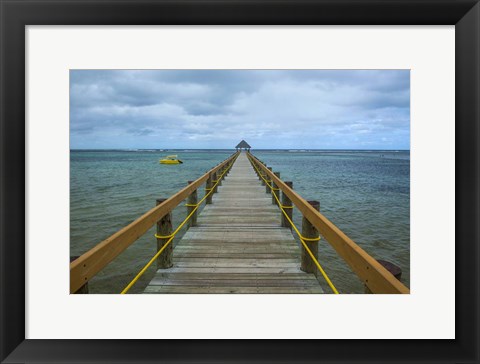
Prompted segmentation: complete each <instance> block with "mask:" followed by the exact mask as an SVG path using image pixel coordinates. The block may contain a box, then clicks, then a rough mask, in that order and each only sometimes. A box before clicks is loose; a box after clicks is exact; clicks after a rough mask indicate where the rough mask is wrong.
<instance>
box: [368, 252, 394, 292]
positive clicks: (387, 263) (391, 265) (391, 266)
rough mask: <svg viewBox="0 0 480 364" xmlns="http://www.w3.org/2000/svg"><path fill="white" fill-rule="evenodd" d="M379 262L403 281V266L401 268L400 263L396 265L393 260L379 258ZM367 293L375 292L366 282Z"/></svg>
mask: <svg viewBox="0 0 480 364" xmlns="http://www.w3.org/2000/svg"><path fill="white" fill-rule="evenodd" d="M377 262H379V263H380V264H381V265H382V266H383V267H384V268H385V269H386V270H388V271H389V272H390V273H392V274H393V276H394V277H395V278H397V279H398V280H399V281H400V282H401V281H402V279H401V278H402V268H400V267H399V266H398V265H395V264H393V263H391V262H388V261H386V260H381V259H377ZM365 293H368V294H371V293H373V292H372V291H371V290H370V288H368V286H367V285H366V284H365Z"/></svg>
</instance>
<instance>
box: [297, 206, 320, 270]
mask: <svg viewBox="0 0 480 364" xmlns="http://www.w3.org/2000/svg"><path fill="white" fill-rule="evenodd" d="M308 203H309V204H310V205H312V206H313V208H314V209H315V210H317V211H320V202H318V201H308ZM302 236H303V237H304V238H318V237H319V236H320V235H319V233H318V231H317V229H316V228H315V227H314V226H313V225H312V224H311V223H310V221H308V220H307V219H306V218H305V216H304V217H303V219H302ZM305 244H307V246H308V248H309V249H310V250H311V252H312V254H313V256H314V257H315V258H318V241H306V242H305ZM300 269H301V270H303V271H304V272H307V273H314V274H315V276H316V275H317V272H318V270H317V266H316V265H315V263H314V262H313V260H312V257H311V256H310V254H308V252H307V250H306V249H305V247H304V246H303V244H302V263H301V266H300Z"/></svg>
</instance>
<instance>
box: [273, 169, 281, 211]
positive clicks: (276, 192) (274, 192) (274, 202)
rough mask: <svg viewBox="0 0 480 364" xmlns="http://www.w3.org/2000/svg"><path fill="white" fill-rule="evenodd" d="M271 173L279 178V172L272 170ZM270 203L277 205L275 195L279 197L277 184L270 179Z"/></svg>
mask: <svg viewBox="0 0 480 364" xmlns="http://www.w3.org/2000/svg"><path fill="white" fill-rule="evenodd" d="M273 174H274V175H275V176H277V177H278V178H280V172H273ZM272 187H273V189H272V204H274V205H278V202H277V199H276V198H275V196H277V198H278V199H280V193H279V191H278V186H277V185H276V184H275V183H274V182H273V180H272Z"/></svg>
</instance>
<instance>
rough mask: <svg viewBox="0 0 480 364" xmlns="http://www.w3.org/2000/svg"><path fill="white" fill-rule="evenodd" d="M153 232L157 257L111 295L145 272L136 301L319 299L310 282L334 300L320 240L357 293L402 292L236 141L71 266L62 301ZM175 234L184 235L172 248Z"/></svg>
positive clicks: (316, 208)
mask: <svg viewBox="0 0 480 364" xmlns="http://www.w3.org/2000/svg"><path fill="white" fill-rule="evenodd" d="M242 148H244V149H246V151H244V152H241V150H240V149H242ZM203 185H205V195H204V197H203V198H202V199H200V200H198V196H197V195H198V193H197V190H198V189H199V188H201V186H203ZM183 201H186V206H187V211H188V212H187V216H186V218H185V219H184V220H183V222H182V223H180V225H179V226H177V227H175V228H174V227H173V226H172V216H171V214H172V211H173V209H174V208H175V207H176V206H178V205H179V204H180V203H182V202H183ZM203 204H206V205H205V207H204V208H203V210H201V209H200V207H201V206H203ZM294 208H295V209H296V210H297V211H298V212H299V213H301V215H302V227H301V229H299V228H298V227H296V226H295V225H294V223H293V221H292V213H293V209H294ZM200 211H201V212H200ZM199 212H200V213H199ZM365 223H368V222H365ZM154 225H156V226H157V234H156V235H155V236H156V243H157V253H156V254H155V255H154V256H153V257H152V258H151V259H150V261H149V262H147V263H146V265H145V266H144V267H143V269H142V270H141V271H140V272H138V274H137V275H136V276H135V277H132V278H133V279H132V280H131V282H130V283H129V284H128V285H127V286H126V287H125V288H124V289H123V291H121V292H119V293H122V294H124V293H128V291H129V290H130V288H131V287H132V286H133V285H134V284H135V283H136V282H137V281H138V279H139V278H140V277H141V276H142V275H143V274H144V273H145V272H146V270H147V269H148V268H149V267H151V266H152V265H154V264H155V265H156V267H157V272H156V274H155V276H154V278H153V279H152V280H151V282H150V283H149V284H148V286H147V287H146V288H145V290H144V293H156V294H162V293H293V294H297V293H315V294H318V293H323V290H322V288H321V286H320V284H319V281H318V279H324V280H325V282H326V283H327V285H328V286H329V291H328V292H325V293H331V292H333V293H339V292H338V290H337V289H336V287H335V286H334V282H332V281H331V280H330V279H329V277H328V275H327V272H325V271H324V270H323V268H322V266H321V265H320V263H319V259H318V243H319V240H320V239H322V240H321V243H322V244H330V245H331V246H332V248H333V249H335V251H336V252H337V254H338V255H339V256H340V257H341V258H342V259H343V260H344V261H345V263H346V264H347V265H348V266H349V267H350V268H351V269H352V271H353V272H354V273H355V274H356V275H357V276H358V278H359V279H360V280H361V281H362V282H363V284H364V285H365V289H366V292H368V293H383V294H386V293H388V294H391V293H394V294H397V293H403V294H408V293H410V291H409V289H408V288H407V287H405V286H404V285H403V284H402V283H401V282H400V281H399V280H397V279H396V278H395V276H394V275H393V274H392V273H391V270H390V271H389V270H387V268H389V267H388V265H387V266H386V267H387V268H386V267H385V266H384V265H382V264H383V263H381V261H377V260H376V259H374V258H373V257H371V256H370V255H369V254H368V253H367V252H366V251H364V250H363V249H362V248H361V247H360V246H358V245H357V244H356V243H355V242H354V241H352V240H351V239H350V238H349V237H348V236H346V235H345V234H344V233H343V232H342V231H341V230H340V229H339V228H338V227H337V226H335V225H334V224H333V223H332V222H331V221H330V220H329V219H328V218H326V217H325V216H324V215H323V214H322V213H321V212H320V211H319V202H318V201H306V200H305V199H303V198H302V197H301V196H300V195H298V194H297V193H296V192H295V191H294V190H293V188H292V182H288V181H283V180H281V179H280V173H278V172H273V171H272V170H271V168H269V167H267V165H266V164H265V163H264V162H262V161H260V160H259V159H258V158H256V157H255V155H254V154H252V153H250V146H249V145H248V144H247V143H246V142H244V141H242V142H241V143H240V144H239V145H237V151H236V152H235V153H233V154H232V155H231V156H230V157H229V158H227V159H225V160H224V161H223V162H221V163H219V164H218V165H216V166H215V167H213V168H212V169H210V170H209V171H207V172H206V173H205V174H204V175H202V176H200V177H199V178H198V179H197V180H195V181H188V184H187V186H186V187H185V188H183V189H182V190H180V191H178V192H177V193H176V194H174V195H173V196H171V197H169V198H167V199H161V200H157V206H156V207H154V208H152V209H151V210H149V211H147V212H146V213H145V214H143V215H142V216H140V217H139V218H138V219H136V220H135V221H133V222H132V223H130V224H129V225H127V226H125V227H124V228H123V229H121V230H119V231H118V232H116V233H115V234H113V235H112V236H110V237H108V238H107V239H105V240H104V241H102V242H100V243H99V244H97V245H96V246H95V247H94V248H92V249H90V250H89V251H87V252H85V253H84V254H83V255H81V256H80V257H78V258H76V259H74V260H73V261H72V262H71V263H70V293H83V294H84V293H88V282H89V281H90V280H91V279H92V278H93V277H94V276H95V275H96V274H98V273H99V272H100V271H101V270H102V269H103V268H104V267H105V266H106V265H108V264H109V263H110V262H111V261H113V260H114V259H115V258H116V257H117V256H118V255H120V254H121V253H122V252H123V251H125V249H127V248H128V247H129V246H130V245H132V244H133V243H135V241H137V240H138V238H139V237H140V236H142V235H144V234H145V233H147V231H149V229H151V228H152V227H153V226H154ZM183 226H187V227H188V230H187V232H186V233H185V235H184V236H183V238H182V239H181V240H180V241H179V242H178V243H177V244H176V246H175V249H174V244H173V241H174V239H175V237H176V235H177V234H178V232H179V231H180V229H181V228H182V227H183ZM300 230H301V231H300ZM294 233H295V234H296V235H297V237H298V240H299V241H300V244H298V242H297V240H296V239H294V235H293V234H294ZM394 274H395V272H394ZM342 293H349V292H342Z"/></svg>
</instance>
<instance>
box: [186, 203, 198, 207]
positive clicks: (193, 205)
mask: <svg viewBox="0 0 480 364" xmlns="http://www.w3.org/2000/svg"><path fill="white" fill-rule="evenodd" d="M185 206H187V207H195V206H198V203H197V204H195V203H186V204H185Z"/></svg>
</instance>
